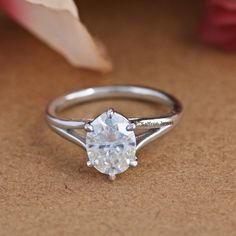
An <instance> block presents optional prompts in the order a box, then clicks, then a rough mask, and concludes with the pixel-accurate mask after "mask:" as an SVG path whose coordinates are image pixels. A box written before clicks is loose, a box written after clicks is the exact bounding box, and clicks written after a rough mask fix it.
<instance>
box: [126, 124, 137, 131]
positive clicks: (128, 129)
mask: <svg viewBox="0 0 236 236" xmlns="http://www.w3.org/2000/svg"><path fill="white" fill-rule="evenodd" d="M135 128H136V125H135V124H134V123H130V124H128V125H127V127H126V130H127V131H134V130H135Z"/></svg>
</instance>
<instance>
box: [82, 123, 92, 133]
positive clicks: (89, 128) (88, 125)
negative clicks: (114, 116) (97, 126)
mask: <svg viewBox="0 0 236 236" xmlns="http://www.w3.org/2000/svg"><path fill="white" fill-rule="evenodd" d="M84 129H85V130H86V131H87V132H93V131H94V128H93V126H92V125H91V124H89V123H87V124H85V125H84Z"/></svg>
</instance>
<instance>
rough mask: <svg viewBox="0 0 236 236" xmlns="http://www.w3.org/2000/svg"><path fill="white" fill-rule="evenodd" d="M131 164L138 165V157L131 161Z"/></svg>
mask: <svg viewBox="0 0 236 236" xmlns="http://www.w3.org/2000/svg"><path fill="white" fill-rule="evenodd" d="M129 165H130V166H132V167H136V166H137V165H138V160H137V158H136V160H132V161H130V164H129Z"/></svg>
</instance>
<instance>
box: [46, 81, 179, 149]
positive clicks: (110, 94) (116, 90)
mask: <svg viewBox="0 0 236 236" xmlns="http://www.w3.org/2000/svg"><path fill="white" fill-rule="evenodd" d="M109 98H122V99H125V98H127V99H138V100H144V101H149V102H154V103H158V104H164V105H167V106H168V107H169V108H170V109H171V111H170V113H168V114H166V115H162V116H158V117H152V118H146V117H143V118H134V117H132V118H128V119H129V121H130V122H131V123H132V124H133V128H134V129H144V130H145V132H144V133H142V134H139V135H137V136H136V140H137V146H136V149H137V150H138V149H140V148H141V147H143V146H144V145H145V144H147V143H149V142H150V141H152V140H154V139H156V138H158V137H160V136H161V135H163V134H164V133H166V132H168V131H169V130H171V129H172V128H173V127H174V126H175V125H176V124H177V123H178V121H179V119H180V117H181V114H182V105H181V103H180V102H179V101H178V100H177V99H176V98H174V97H173V96H171V95H169V94H167V93H165V92H162V91H160V90H156V89H153V88H147V87H138V86H120V85H118V86H106V87H94V88H86V89H83V90H80V91H77V92H73V93H70V94H67V95H64V96H61V97H59V98H57V99H55V100H54V101H53V102H52V103H51V104H49V106H48V107H47V110H46V118H47V122H48V124H49V125H50V126H51V128H52V129H53V130H54V131H56V132H57V133H58V134H59V135H61V136H63V137H64V138H66V139H68V140H70V141H72V142H74V143H76V144H78V145H80V146H82V147H83V148H84V149H85V148H86V142H85V138H84V137H82V136H81V135H79V134H78V132H76V130H77V129H85V127H86V125H87V124H89V123H90V122H91V121H92V119H88V120H84V119H81V120H70V119H65V118H62V117H60V116H59V115H58V113H59V112H60V111H62V110H63V109H66V108H68V107H71V106H75V105H79V104H81V103H85V102H89V101H97V100H99V99H109Z"/></svg>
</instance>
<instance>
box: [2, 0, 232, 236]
mask: <svg viewBox="0 0 236 236" xmlns="http://www.w3.org/2000/svg"><path fill="white" fill-rule="evenodd" d="M128 2H129V4H127V1H105V0H103V1H93V2H92V1H90V0H89V1H87V0H86V1H85V0H84V1H81V2H80V15H81V17H82V20H83V21H84V22H85V24H86V25H87V26H88V28H89V29H90V30H91V31H92V32H93V33H94V34H95V35H96V36H97V37H98V38H100V39H101V40H102V41H103V42H104V43H105V44H106V45H107V48H108V50H109V52H110V55H111V57H112V58H113V61H114V65H115V71H114V72H113V73H111V74H108V75H101V74H98V73H94V72H89V71H85V70H78V69H75V68H72V67H71V66H70V65H68V64H67V63H66V62H65V61H64V59H63V58H62V57H60V56H59V55H58V54H56V53H55V52H53V51H52V50H50V49H49V48H48V47H47V46H45V45H43V44H41V43H40V42H39V41H38V40H37V39H35V38H34V37H32V36H31V35H30V34H29V33H27V32H26V31H24V30H23V29H22V28H20V27H19V26H17V25H16V24H15V23H14V22H13V21H11V20H10V19H9V18H7V17H5V16H3V15H2V16H1V18H0V35H1V37H0V89H1V90H0V107H1V115H0V145H1V148H0V235H1V236H15V235H19V236H22V235H24V236H28V235H30V236H32V235H39V236H41V235H42V236H49V235H67V236H68V235H82V236H86V235H101V236H105V235H109V236H113V235H114V236H115V235H137V236H139V235H140V236H143V235H153V236H156V235H161V236H177V235H182V236H184V235H189V236H205V235H211V236H234V235H236V222H235V220H236V192H235V191H236V170H235V167H236V158H235V157H236V105H235V102H236V55H235V54H226V53H224V52H221V51H217V50H215V49H214V48H209V47H206V46H204V45H202V44H201V43H200V42H199V41H198V38H197V35H196V32H195V30H196V28H197V22H198V21H199V17H200V9H201V3H200V2H198V1H176V2H174V1H164V0H163V1H128ZM190 2H192V3H190ZM193 2H195V3H193ZM127 83H131V84H139V85H146V86H153V87H157V88H160V89H163V90H165V91H167V92H170V93H173V94H174V95H176V96H177V97H178V98H179V99H180V100H181V101H183V105H184V108H185V113H184V116H183V119H182V122H181V123H180V124H179V125H178V127H176V129H174V130H173V131H172V132H170V133H169V134H168V135H165V136H164V137H163V138H161V139H159V140H157V141H155V142H154V143H152V144H150V145H148V146H146V147H145V148H144V149H142V150H141V151H140V153H139V155H138V156H139V160H140V165H139V166H138V167H137V168H136V169H132V170H128V171H127V172H125V173H124V174H122V175H120V176H119V177H118V179H117V180H116V181H115V182H114V183H111V182H109V181H108V180H107V179H106V178H105V177H104V176H103V175H101V174H99V173H97V172H96V171H95V170H93V169H88V168H87V167H86V165H85V160H86V154H85V152H84V151H83V150H81V149H80V148H78V147H77V146H75V145H73V144H71V143H69V142H67V141H65V140H63V139H62V138H60V137H59V136H57V135H56V134H54V133H53V132H51V131H50V130H49V129H48V127H47V125H46V124H45V120H44V108H45V105H46V104H47V103H48V102H49V101H50V100H51V99H53V98H55V97H57V96H58V95H61V94H63V93H66V92H69V91H73V90H76V89H80V88H83V87H89V86H99V85H110V84H127ZM106 105H108V104H102V105H101V106H100V105H97V106H93V107H92V108H93V109H90V108H88V107H83V108H82V110H76V109H74V110H73V112H74V113H73V114H74V115H78V114H79V113H81V114H83V112H85V113H86V116H94V115H97V114H99V112H100V111H102V110H103V109H104V107H106ZM102 106H103V107H102ZM117 106H118V107H116V106H115V108H116V109H117V110H119V109H121V110H122V111H123V113H125V114H126V115H128V116H129V115H130V114H133V113H134V114H137V113H139V114H144V113H150V114H151V113H152V112H153V110H152V109H151V107H148V106H147V108H145V106H144V104H143V105H142V106H143V108H142V109H139V110H136V108H137V107H136V104H133V105H128V104H125V105H124V103H123V105H122V103H119V104H117ZM145 109H146V110H145ZM82 111H83V112H82Z"/></svg>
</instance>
